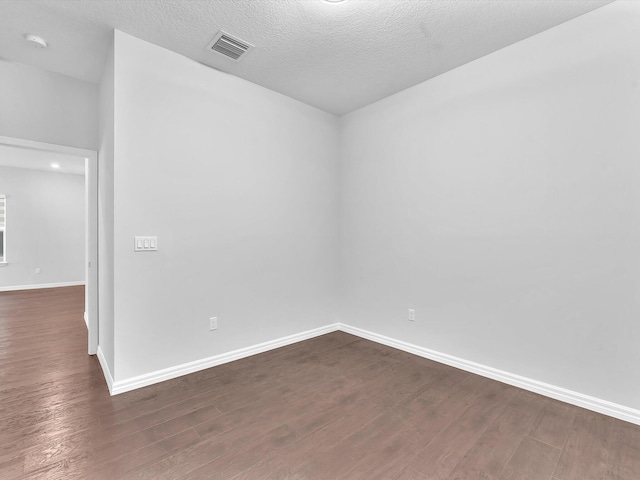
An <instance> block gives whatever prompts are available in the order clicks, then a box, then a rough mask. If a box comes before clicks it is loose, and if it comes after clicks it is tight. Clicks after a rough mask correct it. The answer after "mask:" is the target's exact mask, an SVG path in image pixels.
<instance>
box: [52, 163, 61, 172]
mask: <svg viewBox="0 0 640 480" xmlns="http://www.w3.org/2000/svg"><path fill="white" fill-rule="evenodd" d="M51 168H54V169H56V170H57V169H58V168H60V164H59V163H52V164H51Z"/></svg>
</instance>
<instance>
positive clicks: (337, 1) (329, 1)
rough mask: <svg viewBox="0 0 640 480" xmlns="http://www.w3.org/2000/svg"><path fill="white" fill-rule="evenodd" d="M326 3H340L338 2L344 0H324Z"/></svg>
mask: <svg viewBox="0 0 640 480" xmlns="http://www.w3.org/2000/svg"><path fill="white" fill-rule="evenodd" d="M324 1H325V2H327V3H340V2H344V0H324Z"/></svg>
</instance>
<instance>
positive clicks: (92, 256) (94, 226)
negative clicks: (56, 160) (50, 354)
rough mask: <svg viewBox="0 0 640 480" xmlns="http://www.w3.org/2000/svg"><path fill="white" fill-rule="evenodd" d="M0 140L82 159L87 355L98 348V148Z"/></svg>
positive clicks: (22, 140) (0, 137)
mask: <svg viewBox="0 0 640 480" xmlns="http://www.w3.org/2000/svg"><path fill="white" fill-rule="evenodd" d="M0 144H3V145H8V146H11V147H20V148H28V149H31V150H41V151H45V152H53V153H61V154H64V155H72V156H75V157H80V158H84V160H85V176H84V178H85V262H84V269H85V312H84V315H85V322H86V324H87V329H88V333H89V335H88V337H89V341H88V347H87V351H88V353H89V355H95V354H96V353H97V352H98V321H99V318H98V152H96V151H95V150H87V149H84V148H77V147H68V146H65V145H56V144H54V143H45V142H38V141H35V140H24V139H20V138H13V137H3V136H0Z"/></svg>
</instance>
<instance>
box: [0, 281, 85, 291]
mask: <svg viewBox="0 0 640 480" xmlns="http://www.w3.org/2000/svg"><path fill="white" fill-rule="evenodd" d="M78 285H84V282H60V283H36V284H34V285H15V286H10V287H0V292H15V291H18V290H37V289H39V288H60V287H76V286H78Z"/></svg>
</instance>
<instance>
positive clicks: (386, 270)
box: [341, 2, 640, 409]
mask: <svg viewBox="0 0 640 480" xmlns="http://www.w3.org/2000/svg"><path fill="white" fill-rule="evenodd" d="M639 27H640V4H638V3H634V2H616V3H614V4H611V5H608V6H605V7H603V8H601V9H598V10H596V11H594V12H591V13H589V14H586V15H584V16H582V17H580V18H578V19H575V20H573V21H571V22H568V23H565V24H562V25H560V26H558V27H556V28H554V29H552V30H549V31H546V32H544V33H542V34H539V35H536V36H534V37H531V38H529V39H527V40H525V41H523V42H520V43H518V44H515V45H512V46H510V47H508V48H505V49H503V50H501V51H498V52H496V53H494V54H491V55H489V56H487V57H484V58H481V59H479V60H477V61H475V62H472V63H470V64H467V65H465V66H462V67H460V68H458V69H456V70H453V71H451V72H449V73H446V74H444V75H442V76H440V77H437V78H435V79H433V80H430V81H428V82H425V83H423V84H420V85H418V86H416V87H414V88H411V89H409V90H406V91H404V92H401V93H399V94H397V95H395V96H393V97H390V98H387V99H385V100H383V101H380V102H378V103H376V104H373V105H371V106H369V107H366V108H364V109H361V110H359V111H357V112H354V113H352V114H350V115H347V116H346V117H344V118H343V119H342V128H343V130H342V132H341V133H342V135H341V138H342V161H343V164H342V177H341V179H342V180H341V188H342V190H341V193H342V214H341V231H342V250H341V265H342V267H343V268H342V274H341V286H342V290H343V293H344V309H343V312H342V320H343V321H345V322H346V323H350V324H353V325H355V326H358V327H361V328H365V329H368V330H372V331H374V332H377V333H379V334H382V335H387V336H390V337H393V338H396V339H399V340H404V341H408V342H411V343H414V344H418V345H421V346H423V347H428V348H432V349H434V350H438V351H441V352H445V353H448V354H451V355H455V356H458V357H462V358H464V359H467V360H471V361H475V362H479V363H481V364H485V365H488V366H492V367H495V368H499V369H502V370H506V371H508V372H512V373H516V374H520V375H523V376H526V377H530V378H533V379H537V380H539V381H543V382H547V383H550V384H554V385H557V386H561V387H565V388H568V389H570V390H574V391H577V392H581V393H584V394H588V395H593V396H595V397H599V398H602V399H607V400H610V401H613V402H616V403H620V404H622V405H626V406H629V407H633V408H636V409H637V408H640V368H639V366H640V348H639V346H640V322H639V321H638V318H640V280H639V279H640V260H639V259H640V256H639V255H638V248H639V246H640V161H639V159H640V134H639V129H638V126H639V125H640V87H639V84H640V42H639V41H638V30H639ZM407 308H415V309H416V315H417V320H416V322H415V323H411V322H408V321H407Z"/></svg>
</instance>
